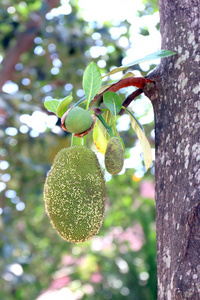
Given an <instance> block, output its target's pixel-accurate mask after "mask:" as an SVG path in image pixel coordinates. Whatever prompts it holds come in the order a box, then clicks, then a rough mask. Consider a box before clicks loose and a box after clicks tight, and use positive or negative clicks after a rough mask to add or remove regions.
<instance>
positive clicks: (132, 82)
mask: <svg viewBox="0 0 200 300" xmlns="http://www.w3.org/2000/svg"><path fill="white" fill-rule="evenodd" d="M147 83H154V80H152V79H147V78H144V77H128V78H124V79H121V80H120V81H118V82H117V83H114V84H113V85H111V86H110V87H109V88H107V89H106V90H105V91H103V92H102V93H101V94H99V95H97V96H95V97H94V99H93V101H96V100H100V99H101V98H102V97H103V94H104V93H105V92H107V91H110V92H117V91H118V90H120V89H122V88H125V87H128V86H136V87H138V88H139V89H143V87H144V86H145V84H147Z"/></svg>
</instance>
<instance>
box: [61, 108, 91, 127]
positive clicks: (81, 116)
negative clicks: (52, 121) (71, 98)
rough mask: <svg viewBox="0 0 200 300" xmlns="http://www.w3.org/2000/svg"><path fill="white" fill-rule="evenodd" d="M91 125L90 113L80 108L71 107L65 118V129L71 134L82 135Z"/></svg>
mask: <svg viewBox="0 0 200 300" xmlns="http://www.w3.org/2000/svg"><path fill="white" fill-rule="evenodd" d="M92 123H93V119H92V116H91V115H90V113H89V112H88V111H87V110H85V109H83V108H81V107H73V108H72V109H70V111H69V112H68V114H67V116H66V118H65V127H66V129H67V131H69V132H71V133H82V132H84V131H86V130H88V129H89V128H90V127H91V126H92Z"/></svg>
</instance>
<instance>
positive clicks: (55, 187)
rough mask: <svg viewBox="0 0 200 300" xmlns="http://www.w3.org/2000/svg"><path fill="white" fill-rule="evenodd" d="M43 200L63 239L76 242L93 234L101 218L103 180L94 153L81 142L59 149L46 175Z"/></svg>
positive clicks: (104, 191)
mask: <svg viewBox="0 0 200 300" xmlns="http://www.w3.org/2000/svg"><path fill="white" fill-rule="evenodd" d="M44 200H45V207H46V212H47V214H48V216H49V218H50V221H51V223H52V225H53V227H54V228H55V229H56V230H57V232H58V233H59V234H60V235H61V237H62V238H63V239H65V240H67V241H69V242H75V243H80V242H84V241H86V240H88V239H90V238H92V237H93V236H94V235H95V234H97V233H98V232H99V230H100V228H101V225H102V223H103V218H104V209H105V202H106V184H105V180H104V177H103V173H102V170H101V167H100V165H99V162H98V159H97V157H96V155H95V153H94V152H93V151H92V150H90V149H88V148H86V147H84V146H72V147H70V148H65V149H62V150H61V151H60V152H59V153H58V154H57V156H56V158H55V159H54V163H53V166H52V167H51V169H50V171H49V173H48V175H47V178H46V182H45V186H44Z"/></svg>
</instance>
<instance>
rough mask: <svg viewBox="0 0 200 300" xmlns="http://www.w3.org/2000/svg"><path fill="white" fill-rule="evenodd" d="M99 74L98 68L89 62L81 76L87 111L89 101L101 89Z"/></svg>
mask: <svg viewBox="0 0 200 300" xmlns="http://www.w3.org/2000/svg"><path fill="white" fill-rule="evenodd" d="M101 82H102V78H101V73H100V70H99V68H98V67H97V65H96V64H95V63H94V62H91V63H90V64H89V65H88V66H87V68H86V69H85V72H84V74H83V83H82V84H83V90H84V92H85V96H86V98H87V106H86V110H87V109H88V107H89V105H90V102H91V100H92V99H93V98H94V96H95V95H96V94H97V92H98V91H99V89H100V87H101Z"/></svg>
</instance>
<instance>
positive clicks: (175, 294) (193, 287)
mask: <svg viewBox="0 0 200 300" xmlns="http://www.w3.org/2000/svg"><path fill="white" fill-rule="evenodd" d="M159 8H160V18H161V35H162V49H168V50H172V51H175V52H177V55H175V56H172V57H170V58H165V59H163V60H162V62H161V64H160V65H159V67H158V68H157V70H156V71H154V72H153V73H152V74H150V76H149V77H150V78H154V79H155V80H156V89H157V90H156V91H155V92H153V93H152V92H147V94H148V96H149V97H150V98H151V100H152V103H153V107H154V113H155V140H156V162H155V165H156V166H155V169H156V174H155V181H156V215H157V217H156V218H157V220H156V224H157V262H158V299H159V300H164V299H167V300H170V299H171V300H175V299H179V300H181V299H184V300H185V299H200V95H199V93H200V68H199V66H200V53H199V51H200V40H199V37H200V18H199V12H200V1H199V0H191V1H188V0H173V1H172V0H160V1H159Z"/></svg>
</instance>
